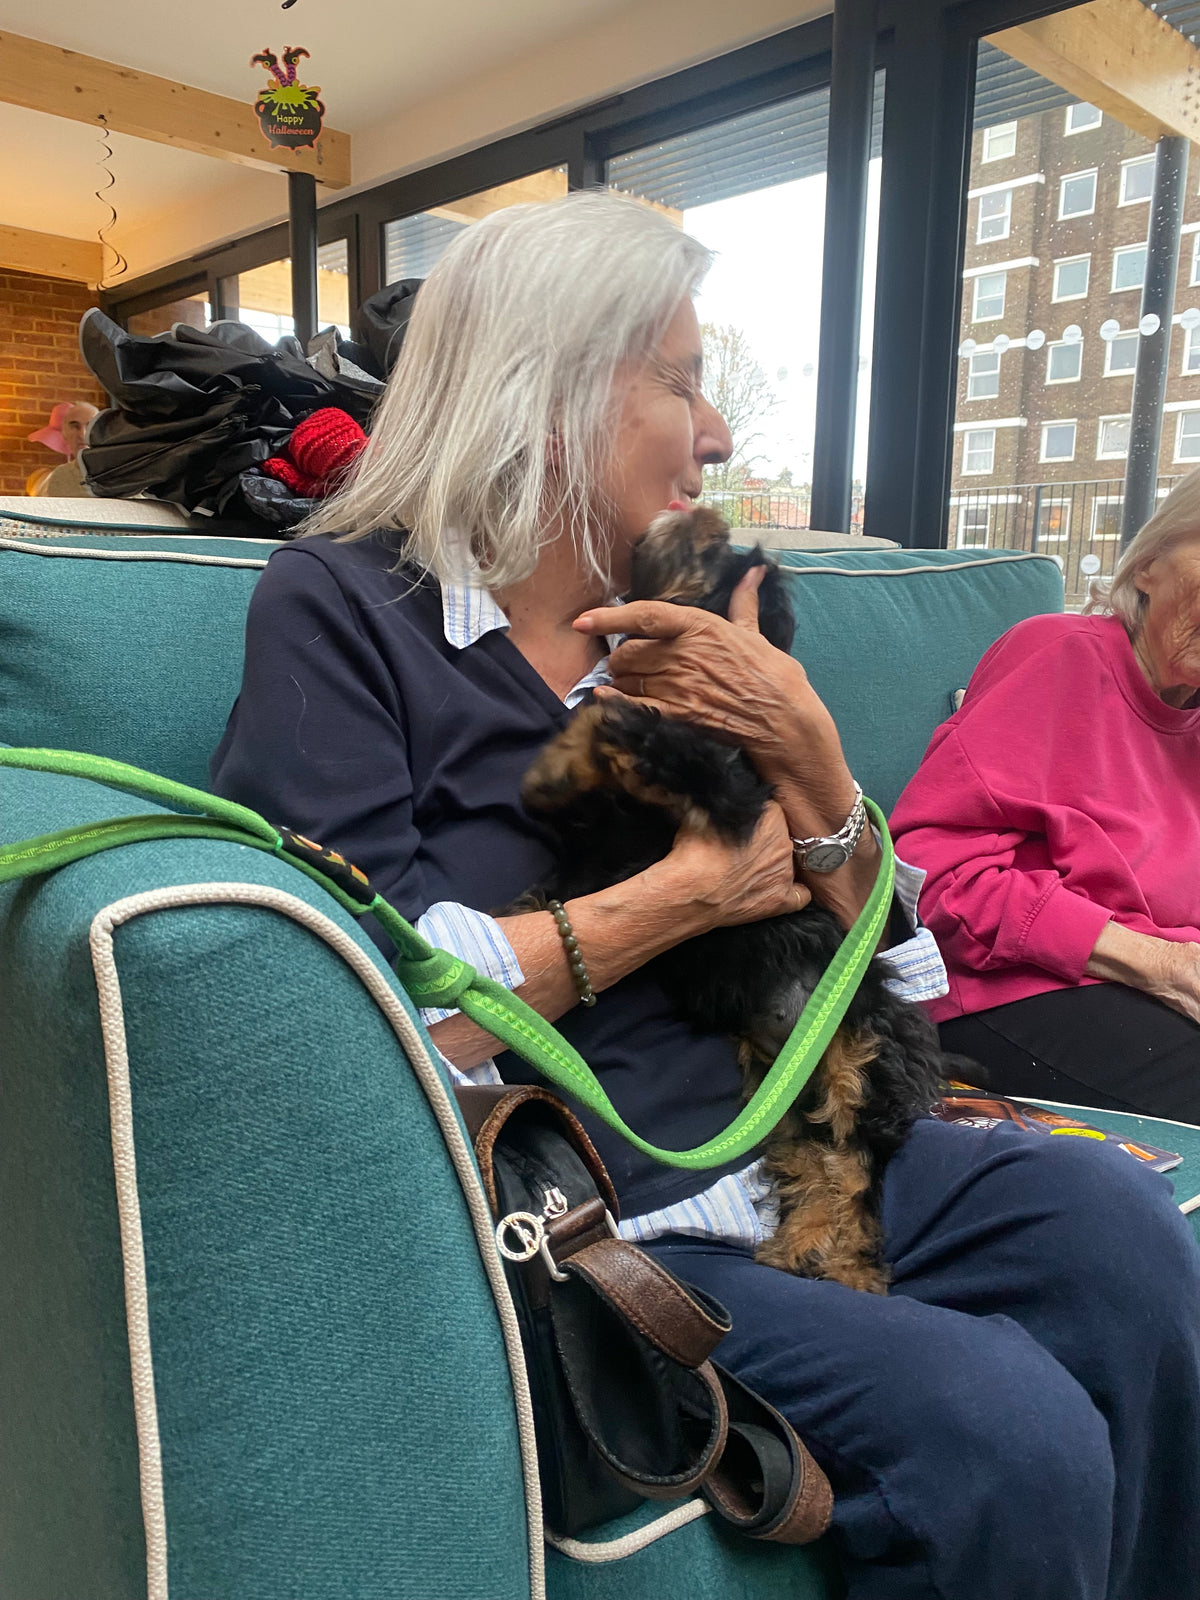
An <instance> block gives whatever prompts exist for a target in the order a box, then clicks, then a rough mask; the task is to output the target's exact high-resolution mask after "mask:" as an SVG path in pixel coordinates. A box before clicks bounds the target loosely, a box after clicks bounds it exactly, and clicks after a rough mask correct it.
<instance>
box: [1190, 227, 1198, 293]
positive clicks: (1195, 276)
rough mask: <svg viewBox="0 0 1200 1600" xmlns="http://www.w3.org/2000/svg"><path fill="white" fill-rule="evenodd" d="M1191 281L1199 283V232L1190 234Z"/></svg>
mask: <svg viewBox="0 0 1200 1600" xmlns="http://www.w3.org/2000/svg"><path fill="white" fill-rule="evenodd" d="M1190 281H1191V283H1193V284H1197V283H1200V232H1196V233H1194V234H1193V235H1192V276H1191V279H1190Z"/></svg>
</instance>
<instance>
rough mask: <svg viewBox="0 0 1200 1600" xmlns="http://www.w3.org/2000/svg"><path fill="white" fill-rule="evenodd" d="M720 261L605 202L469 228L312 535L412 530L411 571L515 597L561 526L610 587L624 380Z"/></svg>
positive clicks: (661, 223)
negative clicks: (628, 366) (513, 589)
mask: <svg viewBox="0 0 1200 1600" xmlns="http://www.w3.org/2000/svg"><path fill="white" fill-rule="evenodd" d="M710 260H711V254H710V252H709V251H708V250H706V249H705V248H704V246H703V245H701V244H700V243H699V242H698V241H697V240H695V239H693V238H691V237H690V236H689V235H688V234H686V233H683V232H682V231H681V230H680V229H679V228H678V227H676V226H675V224H674V223H673V222H672V221H671V220H670V219H669V218H668V217H667V216H665V215H664V214H663V213H662V212H660V211H656V210H654V209H652V208H651V207H649V206H647V205H645V204H643V203H642V202H640V201H638V200H634V199H631V198H628V197H626V196H622V195H617V194H612V193H609V192H606V191H602V190H590V191H582V192H578V193H574V194H569V195H566V196H564V197H563V198H562V199H559V200H551V201H548V202H546V203H544V204H539V205H519V206H510V207H508V208H507V209H505V210H503V211H496V212H493V213H492V214H491V215H490V216H487V217H484V218H483V219H482V220H481V221H479V222H475V223H472V224H471V226H470V227H467V228H464V229H463V231H462V233H461V234H460V235H459V237H458V238H456V239H455V240H454V242H453V243H452V244H451V245H450V247H449V249H448V250H447V251H446V253H445V255H443V257H442V258H441V260H440V261H439V262H438V263H437V265H436V266H435V267H434V269H433V270H432V272H431V273H430V274H429V277H428V278H427V279H426V281H425V283H424V285H423V286H422V288H421V291H420V293H419V294H418V296H417V301H416V305H415V307H414V309H413V316H412V321H411V322H410V324H409V327H408V334H407V337H406V338H405V341H404V347H403V349H402V351H401V353H400V358H399V360H398V361H397V363H396V367H395V370H394V371H393V373H392V376H391V378H390V380H389V382H388V386H387V390H386V392H385V394H384V396H383V399H382V400H381V402H380V404H379V408H378V410H377V411H376V414H375V419H374V424H373V427H372V431H371V437H370V441H369V443H368V445H367V448H366V449H365V451H364V452H363V454H362V456H361V457H360V458H359V461H358V463H357V465H356V467H355V469H354V471H353V472H352V474H351V476H350V478H349V479H348V481H347V482H346V484H345V485H344V486H343V488H342V489H341V490H340V492H339V493H337V494H336V495H334V496H332V497H331V498H330V499H329V500H328V501H327V502H326V503H325V505H324V506H323V507H321V509H320V510H318V511H317V512H316V514H315V515H314V516H312V517H310V518H309V519H308V521H307V523H306V524H305V527H304V531H305V532H306V533H336V534H341V535H342V536H343V537H345V538H349V539H358V538H363V537H364V536H365V535H367V534H369V533H371V532H373V531H374V530H375V529H403V530H404V532H405V534H406V539H405V541H404V545H403V553H404V558H405V559H406V560H412V561H415V562H416V563H418V564H419V565H420V566H421V567H422V568H423V569H425V570H427V571H431V572H433V573H434V575H435V576H436V577H438V578H440V579H442V580H443V581H456V580H457V581H461V579H462V577H463V576H464V572H465V571H470V570H471V569H472V568H473V569H474V571H475V573H476V574H477V577H478V580H479V581H481V582H483V583H485V584H487V585H488V586H489V587H491V588H503V587H504V586H506V585H508V584H511V583H516V582H519V581H520V580H521V579H522V578H525V577H528V576H529V574H530V573H531V572H532V571H533V569H534V567H535V566H536V565H537V560H538V555H539V553H540V551H541V549H542V547H543V545H544V544H545V542H546V540H547V538H549V537H551V536H552V534H551V532H550V531H548V530H551V529H553V528H554V527H555V526H562V527H564V528H565V529H566V530H568V531H569V533H570V536H571V537H572V538H573V540H574V542H575V547H576V550H577V552H578V556H579V559H580V561H581V563H582V564H583V566H584V567H585V568H586V569H587V570H589V571H590V572H592V573H594V574H595V575H596V576H598V577H600V578H601V579H602V580H603V581H604V582H607V581H608V553H609V528H610V525H611V519H610V513H609V506H608V503H607V501H606V497H605V495H604V493H603V488H602V484H603V479H604V474H605V469H606V467H607V465H608V462H609V459H610V454H611V447H612V433H613V423H614V420H615V419H614V416H613V401H614V384H615V382H616V380H617V378H618V375H619V369H620V368H621V367H622V365H623V364H625V363H628V362H631V361H637V362H640V361H644V360H646V359H648V358H649V357H650V356H651V354H652V353H653V351H654V349H655V347H656V346H657V345H658V343H659V341H660V339H661V338H662V336H663V334H664V332H665V331H666V328H667V326H668V324H669V323H670V321H671V318H672V317H673V316H674V315H675V312H676V311H677V310H678V308H679V306H680V304H681V302H682V301H683V300H684V298H685V297H686V296H688V295H690V294H692V293H693V292H694V291H695V290H696V288H697V287H698V286H699V284H700V281H701V279H702V278H703V276H704V274H705V272H706V271H707V270H708V266H709V262H710Z"/></svg>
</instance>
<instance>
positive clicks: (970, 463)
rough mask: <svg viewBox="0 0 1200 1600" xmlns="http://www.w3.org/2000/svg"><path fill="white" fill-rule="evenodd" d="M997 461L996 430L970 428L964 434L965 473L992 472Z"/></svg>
mask: <svg viewBox="0 0 1200 1600" xmlns="http://www.w3.org/2000/svg"><path fill="white" fill-rule="evenodd" d="M995 461H996V430H995V428H970V429H968V431H967V432H966V433H964V434H963V467H962V469H963V472H964V474H965V473H982V472H991V470H992V468H993V466H994V465H995Z"/></svg>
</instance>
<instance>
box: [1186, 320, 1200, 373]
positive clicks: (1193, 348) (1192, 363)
mask: <svg viewBox="0 0 1200 1600" xmlns="http://www.w3.org/2000/svg"><path fill="white" fill-rule="evenodd" d="M1198 331H1200V330H1197V329H1196V328H1185V329H1184V330H1183V370H1184V372H1200V339H1197V337H1196V334H1197V332H1198Z"/></svg>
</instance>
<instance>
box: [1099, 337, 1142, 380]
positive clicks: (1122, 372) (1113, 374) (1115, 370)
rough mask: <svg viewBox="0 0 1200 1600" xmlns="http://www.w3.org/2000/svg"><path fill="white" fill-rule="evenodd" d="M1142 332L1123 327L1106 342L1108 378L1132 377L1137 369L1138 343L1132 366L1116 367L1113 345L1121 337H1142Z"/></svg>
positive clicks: (1105, 354) (1105, 365)
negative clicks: (1113, 358) (1113, 361)
mask: <svg viewBox="0 0 1200 1600" xmlns="http://www.w3.org/2000/svg"><path fill="white" fill-rule="evenodd" d="M1140 338H1141V334H1140V333H1139V332H1138V330H1137V329H1136V328H1122V329H1121V331H1120V333H1118V334H1114V335H1113V337H1112V338H1111V339H1106V340H1105V342H1104V376H1105V377H1106V378H1131V377H1132V376H1133V374H1134V373H1135V372H1136V371H1137V355H1136V349H1137V347H1136V345H1135V346H1134V350H1135V354H1134V358H1133V366H1132V367H1114V366H1113V365H1112V353H1113V346H1114V345H1115V344H1116V343H1117V341H1118V340H1119V339H1140Z"/></svg>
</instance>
